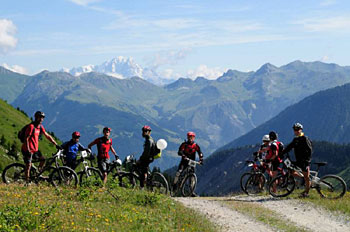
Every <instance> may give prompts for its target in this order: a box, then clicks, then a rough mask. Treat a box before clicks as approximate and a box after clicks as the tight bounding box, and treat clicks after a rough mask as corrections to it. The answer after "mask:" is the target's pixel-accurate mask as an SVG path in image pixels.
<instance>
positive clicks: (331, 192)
mask: <svg viewBox="0 0 350 232" xmlns="http://www.w3.org/2000/svg"><path fill="white" fill-rule="evenodd" d="M316 190H317V192H318V193H319V194H320V195H321V197H323V198H327V199H338V198H342V197H343V196H344V194H345V193H346V183H345V181H344V180H343V179H342V178H341V177H340V176H336V175H325V176H323V177H321V179H320V180H319V181H318V183H317V185H316Z"/></svg>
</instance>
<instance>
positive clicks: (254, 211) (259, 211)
mask: <svg viewBox="0 0 350 232" xmlns="http://www.w3.org/2000/svg"><path fill="white" fill-rule="evenodd" d="M222 202H223V203H225V204H226V205H228V206H229V207H230V208H232V209H233V210H236V211H237V212H239V213H242V214H244V215H247V216H248V217H251V218H254V219H255V220H256V221H259V222H262V223H264V224H266V225H268V226H269V227H271V228H274V229H276V230H277V231H285V232H295V231H300V232H302V231H308V230H307V229H305V228H302V227H297V226H295V224H294V223H293V222H291V221H289V220H288V219H286V218H283V217H281V216H280V215H278V214H277V213H276V212H275V211H272V210H270V209H268V208H266V207H263V206H259V205H257V204H254V203H250V202H241V201H234V200H224V201H222Z"/></svg>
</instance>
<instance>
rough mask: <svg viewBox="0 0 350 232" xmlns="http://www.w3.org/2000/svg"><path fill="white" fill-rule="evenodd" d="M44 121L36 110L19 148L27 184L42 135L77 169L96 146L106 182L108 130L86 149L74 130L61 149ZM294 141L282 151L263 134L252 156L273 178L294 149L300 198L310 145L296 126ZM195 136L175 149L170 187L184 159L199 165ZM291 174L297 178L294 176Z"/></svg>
mask: <svg viewBox="0 0 350 232" xmlns="http://www.w3.org/2000/svg"><path fill="white" fill-rule="evenodd" d="M44 118H45V114H44V113H43V112H41V111H37V112H36V113H35V115H34V121H33V122H31V123H30V124H29V125H27V126H26V128H25V134H24V141H23V145H22V149H21V151H22V154H23V160H24V163H25V179H26V181H27V183H29V175H30V168H31V165H32V162H33V161H40V164H39V170H40V169H42V168H43V166H44V164H45V158H44V156H43V155H42V154H41V152H40V150H39V135H40V134H43V135H44V136H45V137H46V138H47V139H48V140H49V141H50V142H51V143H52V144H54V145H55V146H56V148H57V149H61V150H63V152H64V155H65V165H66V166H68V167H70V168H72V169H73V170H75V169H76V167H77V166H78V162H77V152H78V151H83V150H87V151H88V152H89V153H91V148H92V147H93V146H94V145H96V146H97V153H98V154H97V162H98V168H99V169H100V171H101V173H102V175H103V182H104V184H105V183H106V182H107V170H108V165H109V163H110V156H109V152H110V151H111V152H112V153H113V155H114V156H115V159H116V160H119V157H118V155H117V153H116V151H115V149H114V148H113V141H112V138H110V134H111V128H109V127H104V128H103V136H101V137H98V138H96V139H95V140H94V141H92V142H91V143H90V144H89V145H88V147H87V148H85V147H84V146H83V145H81V144H80V143H79V139H80V133H79V132H78V131H75V132H73V133H72V139H71V140H69V141H67V142H65V143H63V144H62V145H61V146H60V145H58V144H57V142H56V141H55V140H54V139H53V138H52V136H51V135H50V134H49V133H47V132H46V131H45V128H44V126H43V125H42V122H43V120H44ZM151 131H152V129H151V127H150V126H147V125H145V126H143V127H142V137H143V138H144V139H145V142H144V146H143V148H144V149H143V153H142V155H141V156H140V158H139V159H138V160H137V162H136V164H137V166H138V170H139V172H140V175H141V178H140V187H141V188H143V187H144V185H145V181H146V179H147V174H148V170H149V165H150V164H151V163H152V162H153V161H154V156H155V155H156V153H158V151H157V145H156V143H155V141H154V139H153V138H152V137H151ZM293 131H294V135H295V137H294V139H293V140H292V142H291V143H290V144H288V145H287V146H286V147H285V148H284V145H283V143H282V142H280V141H278V135H277V133H276V132H275V131H271V132H270V133H269V134H267V135H264V136H263V138H262V141H263V143H262V145H261V146H260V149H259V150H258V151H257V152H255V153H254V155H255V156H256V157H259V158H260V159H261V160H262V166H263V167H268V168H266V171H267V173H268V175H270V176H271V178H273V177H275V176H276V175H277V174H278V172H279V170H281V168H282V162H283V156H284V154H286V153H288V152H290V151H291V150H292V149H294V153H295V159H296V162H295V165H296V166H298V167H299V168H300V169H301V170H302V174H303V178H304V180H305V191H304V192H303V193H302V194H301V196H302V197H307V196H308V193H309V190H310V178H309V176H310V162H311V154H312V144H311V141H310V139H309V138H308V137H307V136H305V134H304V133H303V126H302V125H301V124H300V123H295V124H294V125H293ZM195 137H196V134H195V133H194V132H188V133H187V140H185V141H184V142H183V143H182V144H181V145H180V147H179V150H178V155H179V156H181V162H180V164H179V166H178V169H177V172H176V175H175V179H174V184H173V186H175V185H176V184H177V181H178V177H179V176H180V174H181V172H182V171H183V170H184V169H185V168H186V166H187V165H188V160H189V159H190V160H195V158H196V153H197V154H198V156H199V160H200V163H203V153H202V151H201V149H200V147H199V145H198V144H197V143H196V142H195ZM295 175H298V174H297V173H295Z"/></svg>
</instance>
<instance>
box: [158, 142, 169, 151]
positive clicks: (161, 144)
mask: <svg viewBox="0 0 350 232" xmlns="http://www.w3.org/2000/svg"><path fill="white" fill-rule="evenodd" d="M167 146H168V143H167V142H166V141H165V139H159V140H158V141H157V147H158V148H159V149H160V150H164V149H165V148H166V147H167Z"/></svg>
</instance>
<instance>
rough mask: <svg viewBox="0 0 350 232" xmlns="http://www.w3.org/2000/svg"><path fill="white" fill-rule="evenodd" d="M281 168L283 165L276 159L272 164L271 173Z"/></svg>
mask: <svg viewBox="0 0 350 232" xmlns="http://www.w3.org/2000/svg"><path fill="white" fill-rule="evenodd" d="M281 166H282V163H281V162H280V161H279V160H278V159H275V160H273V161H272V162H271V171H277V170H278V168H279V167H281Z"/></svg>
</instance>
